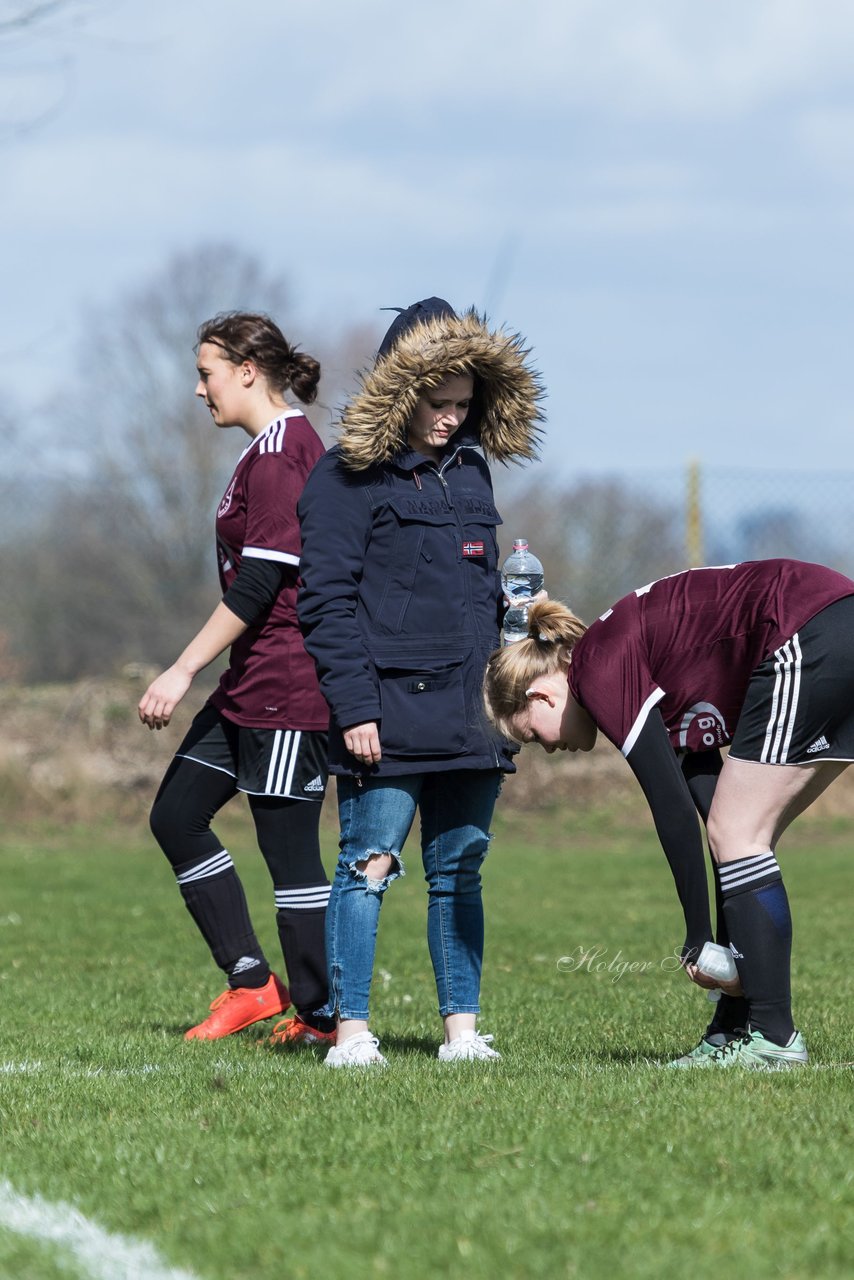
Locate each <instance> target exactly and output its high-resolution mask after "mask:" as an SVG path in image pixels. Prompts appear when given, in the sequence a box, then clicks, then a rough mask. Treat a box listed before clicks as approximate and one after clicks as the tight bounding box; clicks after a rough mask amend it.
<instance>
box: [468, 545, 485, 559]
mask: <svg viewBox="0 0 854 1280" xmlns="http://www.w3.org/2000/svg"><path fill="white" fill-rule="evenodd" d="M463 555H464V556H468V557H472V556H484V555H486V551H485V550H484V546H483V543H482V542H464V543H463Z"/></svg>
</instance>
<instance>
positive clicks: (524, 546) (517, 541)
mask: <svg viewBox="0 0 854 1280" xmlns="http://www.w3.org/2000/svg"><path fill="white" fill-rule="evenodd" d="M513 550H514V551H527V550H528V539H527V538H514V539H513Z"/></svg>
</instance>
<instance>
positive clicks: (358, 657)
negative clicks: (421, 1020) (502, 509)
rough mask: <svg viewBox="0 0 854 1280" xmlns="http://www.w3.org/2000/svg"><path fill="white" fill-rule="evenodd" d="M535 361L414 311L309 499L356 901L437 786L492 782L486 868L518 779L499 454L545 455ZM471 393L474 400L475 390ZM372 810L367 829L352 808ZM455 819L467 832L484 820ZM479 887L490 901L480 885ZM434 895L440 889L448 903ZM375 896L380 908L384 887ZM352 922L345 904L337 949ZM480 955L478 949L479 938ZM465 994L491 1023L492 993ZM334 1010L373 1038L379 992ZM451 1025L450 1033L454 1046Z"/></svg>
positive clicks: (304, 508) (320, 644)
mask: <svg viewBox="0 0 854 1280" xmlns="http://www.w3.org/2000/svg"><path fill="white" fill-rule="evenodd" d="M527 356H528V353H527V351H526V350H525V348H524V345H523V343H522V340H521V339H520V338H519V336H518V335H514V334H510V333H507V332H505V331H504V330H500V329H498V330H496V329H491V328H489V326H488V325H487V323H486V321H485V320H484V319H483V318H481V317H480V316H478V315H477V313H476V312H474V311H469V312H466V313H465V314H463V315H459V316H458V315H456V314H455V313H454V311H453V310H452V309H451V307H450V306H449V304H448V303H446V302H444V301H443V300H442V299H438V298H430V299H427V300H425V301H423V302H420V303H416V304H414V305H413V306H412V307H409V308H407V310H406V311H404V312H402V313H401V314H400V315H399V316H398V317H397V318H396V319H395V321H394V323H393V324H392V326H391V328H390V330H389V332H388V333H387V335H386V337H385V339H384V341H383V343H382V345H381V347H380V351H379V355H378V358H377V361H376V364H375V365H374V367H373V368H372V369H371V370H370V371H369V372H367V373H366V374H365V375H364V377H363V379H362V383H361V386H360V389H359V390H358V392H357V393H356V395H355V396H354V397H353V399H352V400H351V401H350V403H349V405H348V406H347V408H346V410H345V412H344V414H343V418H342V423H341V434H340V440H339V443H338V444H337V446H336V447H335V448H333V449H331V450H330V451H329V452H328V453H327V454H326V455H325V456H324V457H323V458H322V459H321V460H320V462H319V463H318V464H317V466H316V467H315V469H314V471H313V472H312V474H311V476H310V478H309V480H308V483H307V485H306V488H305V491H304V493H303V496H302V499H301V501H300V506H299V512H300V522H301V528H302V556H301V561H300V575H301V578H302V581H303V587H302V589H301V592H300V599H299V618H300V625H301V627H302V629H303V634H304V637H305V643H306V647H307V649H308V651H309V653H311V654H312V656H313V658H314V660H315V662H316V664H317V669H318V673H319V676H320V685H321V689H322V691H323V693H324V695H325V697H326V700H327V702H328V703H329V706H330V708H331V711H332V726H331V729H330V768H331V770H332V772H334V773H337V774H338V775H340V776H339V787H338V793H339V803H340V804H341V805H342V830H344V831H345V838H344V839H343V842H342V855H341V862H340V864H339V874H338V876H337V877H336V884H337V886H338V891H339V892H340V890H341V889H342V888H343V887H345V886H346V887H348V888H351V889H352V888H355V887H356V885H355V884H354V883H353V878H354V876H355V877H356V880H357V881H358V878H359V876H360V875H361V878H362V882H364V879H365V876H364V875H363V874H362V873H363V871H364V869H365V866H367V875H368V878H369V879H370V880H374V881H376V882H377V883H380V884H381V886H382V889H384V888H385V887H386V886H387V884H388V883H389V882H390V881H391V880H393V879H394V878H395V876H396V875H399V874H401V873H402V859H401V856H400V850H401V847H402V845H403V841H404V839H405V838H406V835H407V834H408V830H409V826H410V825H411V823H412V821H413V817H414V807H412V806H415V805H418V806H420V808H421V813H422V844H423V845H424V847H425V850H426V847H427V845H428V844H429V843H430V837H429V834H428V833H426V832H425V830H424V824H425V794H426V793H425V791H424V788H425V787H426V788H427V791H428V792H429V793H430V795H433V794H434V793H435V794H436V795H442V794H445V793H448V792H449V791H454V792H456V794H457V795H458V797H460V796H462V795H463V794H464V793H465V792H466V789H471V790H472V793H474V791H475V790H477V788H478V787H479V788H481V791H483V788H484V787H486V790H487V791H489V792H490V796H491V798H490V801H489V803H488V804H486V802H485V801H482V800H481V799H478V800H476V801H475V800H473V801H472V813H474V811H475V810H476V811H477V814H476V821H474V822H473V825H474V826H475V827H477V829H478V830H481V829H483V840H482V844H483V848H482V849H481V850H480V852H479V853H478V854H477V865H478V867H479V864H480V860H481V859H482V857H483V853H484V852H485V849H486V834H485V831H486V828H487V827H488V820H489V817H490V816H491V812H492V805H493V804H494V799H495V794H496V793H497V789H498V780H499V778H500V773H501V771H508V770H510V771H512V769H513V764H512V759H511V752H510V749H509V746H508V744H507V742H506V741H505V740H504V739H501V738H499V737H497V736H496V734H495V732H494V731H493V730H492V728H491V727H490V726H489V724H488V723H487V721H486V718H485V716H484V715H483V712H482V710H481V685H482V681H483V673H484V669H485V665H486V660H487V658H488V656H489V654H490V653H491V652H492V650H493V649H494V648H495V646H496V645H497V643H498V638H499V626H500V620H501V616H502V613H503V607H502V592H501V581H500V573H499V565H498V544H497V539H496V528H497V526H498V525H499V524H500V523H501V520H500V517H499V515H498V512H497V511H496V509H495V504H494V500H493V494H492V483H491V479H490V474H489V467H488V465H487V460H492V459H495V460H498V461H501V462H507V461H510V460H513V459H527V458H531V457H533V456H535V453H536V444H537V436H538V432H539V427H540V419H541V413H540V408H539V401H540V399H541V395H542V391H541V388H540V383H539V379H538V376H537V374H536V373H535V372H534V371H533V370H532V369H531V367H530V365H529V363H528V360H527ZM448 388H450V389H451V391H452V392H453V394H454V395H455V396H457V401H456V403H455V408H454V412H456V414H457V416H456V418H454V417H453V413H451V414H450V416H449V418H448V420H447V422H446V423H445V426H446V427H447V432H446V433H445V434H446V436H447V438H446V439H445V435H443V436H442V437H441V439H442V440H443V441H444V443H442V444H441V447H435V441H434V447H428V446H425V445H424V443H423V441H419V439H418V438H417V437H416V435H415V434H413V433H414V431H415V424H417V422H418V421H419V420H420V419H419V417H418V414H419V413H421V414H423V412H425V411H426V412H427V413H428V414H430V413H433V412H435V413H436V414H437V415H438V416H440V417H441V416H442V414H443V410H442V408H441V405H442V404H444V403H445V401H444V400H443V399H442V397H443V396H444V395H445V393H446V391H447V389H448ZM460 388H462V389H463V391H461V390H460ZM463 392H466V395H467V397H470V401H469V399H468V398H467V399H460V398H459V397H460V396H462V394H463ZM448 403H450V401H448ZM443 421H444V419H443ZM431 438H432V437H431ZM450 774H453V777H451V776H449V775H450ZM383 783H387V784H388V785H389V789H390V790H393V789H394V787H396V788H397V791H398V792H399V791H400V790H401V788H404V789H406V790H408V792H409V794H410V796H411V807H410V811H409V812H408V819H407V818H406V817H405V816H404V814H403V812H402V811H401V815H400V818H399V820H398V821H397V823H396V825H395V826H394V833H393V836H392V835H390V834H389V833H388V832H384V833H383V834H381V833H380V832H379V831H373V832H372V831H371V829H370V827H369V826H367V827H366V825H365V823H366V822H367V820H368V819H367V815H368V805H367V803H366V800H367V794H368V792H370V793H372V794H373V793H375V792H376V790H377V788H382V785H383ZM392 783H393V784H394V787H392V785H391V784H392ZM357 803H358V807H359V816H358V821H356V820H355V819H354V818H353V813H351V812H350V808H352V805H353V804H357ZM377 803H379V801H377ZM348 806H350V808H348ZM463 808H464V809H465V804H463ZM345 810H346V812H345ZM487 810H488V813H487ZM431 812H434V810H432V809H431ZM354 821H356V828H357V834H355V835H354V834H353V832H354ZM437 821H438V822H439V824H440V825H441V822H442V821H443V820H442V819H441V818H437ZM448 821H450V818H448ZM454 821H455V822H457V824H458V825H459V824H460V823H462V824H463V825H465V823H466V821H467V816H466V813H465V812H463V813H462V816H461V815H460V813H457V814H456V815H455V817H454ZM428 825H429V824H428ZM348 831H349V833H350V835H349V837H347V832H348ZM475 843H476V842H475ZM380 852H381V853H382V856H383V857H384V858H385V859H386V861H387V865H388V870H387V871H386V870H384V867H385V866H386V863H382V862H376V861H369V860H370V859H376V857H377V856H378V854H379V853H380ZM357 864H362V865H360V866H357ZM426 865H427V859H426V853H425V866H426ZM375 872H376V873H377V874H375ZM348 874H349V882H348ZM429 881H430V876H429V874H428V882H429ZM476 888H477V894H476V896H477V904H478V909H479V894H480V887H479V876H478V877H477V885H476ZM432 894H433V888H432V886H431V899H430V911H432V910H433V907H434V902H433V896H432ZM370 896H371V897H372V898H373V899H374V900H375V902H376V903H377V911H378V910H379V906H378V903H379V900H380V899H381V892H380V893H379V894H378V893H377V892H373V893H372V894H371V895H370ZM335 899H336V887H333V900H335ZM339 905H340V904H339ZM457 905H459V904H457ZM336 918H337V917H336V908H335V906H334V901H330V916H328V917H327V919H328V928H327V950H328V952H329V951H330V931H331V933H332V934H334V933H335V928H336ZM475 932H476V931H475ZM428 934H430V917H429V912H428ZM430 936H431V951H433V949H434V945H433V936H432V934H431V935H430ZM470 945H473V946H474V947H475V950H476V949H477V943H476V940H475V942H473V943H471V940H470V941H469V942H467V943H466V944H465V946H466V947H469V949H470ZM333 949H334V948H333ZM475 959H476V963H477V971H478V972H477V977H478V983H479V955H478V956H476V957H475ZM329 960H330V967H331V973H332V975H333V981H334V974H335V973H336V972H338V969H339V968H340V966H341V957H340V956H338V955H334V954H331V953H330V954H329ZM371 960H372V950H371ZM445 960H447V957H445ZM436 963H437V957H436V956H435V955H434V966H435V964H436ZM345 967H346V966H345ZM438 980H439V979H438V972H437V981H438ZM457 985H458V986H459V985H460V984H459V983H458V984H457ZM463 985H464V986H465V987H466V991H467V996H466V1003H467V1007H466V1010H465V1012H466V1014H467V1015H469V1014H471V1015H472V1016H471V1018H470V1019H467V1020H470V1022H471V1026H472V1027H473V1026H474V1017H473V1010H474V1009H475V1008H476V1006H475V1005H472V1000H475V1001H476V997H477V993H476V991H474V987H473V985H472V984H471V983H467V984H463ZM345 986H346V983H345ZM473 992H474V994H473ZM439 996H440V1009H441V1011H442V1014H443V1016H445V1017H447V1015H448V1012H449V1011H450V1012H451V1013H452V1014H453V1013H454V1012H455V1001H454V998H453V996H451V995H449V993H448V992H447V991H446V992H444V994H443V991H442V989H441V984H440V992H439ZM332 1006H333V1011H334V1012H336V1013H337V1014H338V1015H339V1016H340V1018H341V1019H342V1022H344V1023H346V1022H347V1021H349V1020H355V1021H356V1022H359V1023H364V1028H366V1025H367V1012H366V1006H367V994H366V991H362V992H360V993H359V994H358V995H356V994H354V993H353V992H352V991H350V992H346V991H345V992H343V993H342V990H341V988H340V985H339V987H338V988H337V989H335V990H334V991H333V1000H332ZM468 1006H471V1007H468ZM453 1025H455V1024H453ZM364 1028H363V1029H364ZM346 1029H348V1028H346V1027H345V1030H346ZM447 1029H448V1028H447V1023H446V1039H447ZM339 1039H340V1033H339ZM373 1048H374V1051H376V1046H375V1044H374V1046H373Z"/></svg>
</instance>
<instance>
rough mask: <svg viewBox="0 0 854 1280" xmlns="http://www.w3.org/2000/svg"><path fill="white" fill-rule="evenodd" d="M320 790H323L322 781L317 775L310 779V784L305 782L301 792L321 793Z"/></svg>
mask: <svg viewBox="0 0 854 1280" xmlns="http://www.w3.org/2000/svg"><path fill="white" fill-rule="evenodd" d="M322 790H323V779H322V778H321V776H320V774H318V775H317V777H316V778H312V780H311V782H307V783H306V784H305V786H304V787H303V791H322Z"/></svg>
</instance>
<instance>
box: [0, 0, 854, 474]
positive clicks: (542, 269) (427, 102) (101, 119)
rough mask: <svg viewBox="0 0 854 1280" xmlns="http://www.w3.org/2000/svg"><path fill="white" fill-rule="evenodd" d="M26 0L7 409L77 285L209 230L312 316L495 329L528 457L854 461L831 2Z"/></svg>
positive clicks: (853, 108) (647, 466) (848, 95)
mask: <svg viewBox="0 0 854 1280" xmlns="http://www.w3.org/2000/svg"><path fill="white" fill-rule="evenodd" d="M35 3H37V0H0V273H2V289H1V290H0V296H2V300H3V302H2V308H0V378H2V385H3V386H4V388H5V389H6V394H7V396H8V397H9V400H10V402H11V403H12V404H14V405H15V406H16V413H17V414H18V415H19V416H20V417H23V418H25V419H28V420H32V421H35V422H36V423H37V422H38V421H39V415H40V414H42V415H43V414H44V408H43V407H44V406H45V405H46V404H47V403H48V402H50V403H51V404H52V405H54V406H55V405H56V403H57V397H59V402H60V403H61V398H62V395H63V392H64V391H66V390H67V389H68V387H69V386H70V385H71V381H70V380H71V377H72V373H73V371H74V370H75V368H76V366H75V360H76V355H75V351H76V343H77V341H78V339H79V334H80V327H81V324H82V323H83V317H84V315H85V312H86V308H87V307H90V306H92V305H93V304H94V305H96V306H97V305H104V306H107V305H110V304H112V303H114V302H115V300H116V299H118V298H120V297H121V296H123V295H125V294H127V293H128V292H129V291H133V290H134V289H136V288H139V287H140V285H141V284H144V283H145V281H146V279H149V278H151V277H153V276H154V275H156V273H158V272H160V271H162V270H163V268H164V266H165V264H166V263H167V261H168V260H169V258H170V256H171V255H173V254H174V253H176V252H180V251H189V250H192V249H194V248H196V247H197V246H199V245H201V244H205V243H207V244H211V243H220V244H223V245H233V246H235V247H236V248H238V249H240V250H242V251H244V252H247V253H250V254H252V255H255V256H257V257H258V258H259V259H260V261H261V262H262V263H263V264H264V265H265V267H268V268H269V270H270V271H271V272H272V273H275V274H277V275H284V276H285V277H286V278H287V279H288V280H289V281H290V285H291V290H292V296H293V299H294V315H295V316H296V317H297V323H299V321H303V322H304V323H305V325H306V328H307V329H310V330H312V331H314V332H316V331H317V329H318V326H322V325H329V326H330V327H332V328H335V329H340V328H341V327H342V325H346V324H350V323H352V324H354V325H377V326H382V327H384V325H385V323H387V320H388V317H387V316H384V315H382V314H381V313H380V311H379V309H380V308H381V307H384V306H392V305H401V306H402V305H405V304H407V303H409V302H411V301H414V300H415V299H417V298H420V297H425V296H429V295H432V294H440V295H442V296H444V297H446V298H448V299H449V300H450V301H451V302H452V303H453V304H454V305H455V306H458V307H464V306H468V305H472V304H474V305H476V306H477V307H478V308H479V309H486V310H487V311H488V313H489V315H490V317H491V319H493V320H494V321H495V322H496V323H504V324H506V325H507V326H508V327H510V328H512V329H514V330H518V331H520V332H522V333H523V334H524V335H525V337H526V339H527V341H528V342H529V343H530V345H531V348H532V350H533V353H534V358H535V360H536V362H537V364H538V366H539V368H540V370H541V371H542V374H543V376H544V379H545V381H546V384H547V387H548V392H549V399H548V402H547V411H548V419H549V421H548V436H547V444H546V447H545V454H544V461H545V463H546V465H547V467H548V468H549V470H550V473H552V474H560V475H565V476H567V477H570V476H573V475H579V474H584V473H587V474H589V473H597V472H602V473H604V472H621V473H634V472H637V471H639V470H644V471H650V470H655V469H666V468H671V469H672V468H674V467H680V466H682V465H683V464H684V462H685V461H686V460H687V459H689V458H698V459H699V460H700V461H701V462H704V463H706V464H708V465H710V466H744V467H748V468H753V467H755V468H781V469H786V470H791V471H794V472H796V471H799V470H816V471H839V470H845V469H854V431H852V426H854V422H853V421H852V418H854V398H853V397H852V390H854V387H852V371H854V360H852V349H853V348H854V311H852V293H853V292H854V290H852V285H854V252H852V250H854V6H852V5H851V4H850V0H748V2H747V3H745V0H716V2H715V3H711V2H703V0H541V2H538V0H529V3H528V4H527V5H524V6H522V5H520V4H518V3H509V2H507V0H470V2H467V0H455V2H454V3H451V2H450V0H432V3H431V4H430V5H407V4H401V3H400V0H358V3H354V2H353V0H326V2H325V3H323V4H316V5H306V4H302V5H292V4H288V3H286V0H242V3H240V4H234V3H233V0H232V2H230V0H206V2H205V3H200V2H198V0H181V3H177V4H176V3H174V0H172V2H170V3H165V2H164V0H148V2H147V3H146V4H145V5H144V6H142V5H139V4H138V3H136V4H131V3H129V2H128V0H66V2H65V3H64V4H62V3H60V4H59V6H58V8H56V9H55V10H54V11H53V12H50V13H47V14H46V15H44V16H43V17H42V19H41V20H40V21H34V22H32V23H30V24H29V25H27V26H25V27H21V28H15V27H9V26H4V25H3V22H4V21H6V22H8V21H9V19H13V18H14V17H15V16H16V15H19V14H20V13H21V12H22V11H24V10H25V9H28V8H31V7H32V5H33V4H35ZM230 305H232V302H231V300H230V299H229V298H225V297H224V298H223V299H222V307H223V308H228V307H229V306H230ZM203 318H204V317H199V319H203ZM291 336H292V337H294V338H297V339H298V338H299V334H298V333H294V334H292V335H291ZM91 374H92V376H93V377H95V378H97V369H96V368H94V369H92V370H91ZM191 376H192V371H190V377H191ZM190 390H192V388H191V387H190Z"/></svg>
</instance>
